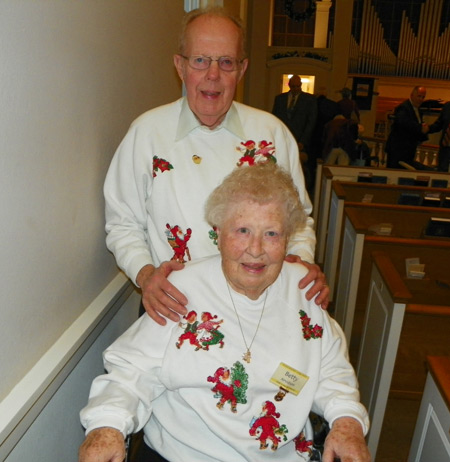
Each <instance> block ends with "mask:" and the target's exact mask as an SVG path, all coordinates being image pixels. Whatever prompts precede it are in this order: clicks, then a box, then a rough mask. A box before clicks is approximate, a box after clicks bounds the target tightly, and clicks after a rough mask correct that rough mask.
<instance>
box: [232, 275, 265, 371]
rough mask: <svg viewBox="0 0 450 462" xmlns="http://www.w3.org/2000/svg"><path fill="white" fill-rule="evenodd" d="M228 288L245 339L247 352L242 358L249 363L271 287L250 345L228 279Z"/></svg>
mask: <svg viewBox="0 0 450 462" xmlns="http://www.w3.org/2000/svg"><path fill="white" fill-rule="evenodd" d="M227 289H228V294H229V295H230V299H231V303H232V305H233V308H234V312H235V313H236V318H237V320H238V323H239V328H240V330H241V335H242V339H243V340H244V344H245V348H246V352H245V353H244V354H243V356H242V359H243V360H244V361H246V362H247V363H249V362H250V361H251V360H252V353H251V351H250V350H251V348H252V345H253V342H254V341H255V338H256V334H257V333H258V330H259V326H260V325H261V320H262V317H263V314H264V309H265V308H266V301H267V295H268V293H269V289H267V290H266V297H265V298H264V305H263V307H262V310H261V315H260V317H259V321H258V325H257V326H256V330H255V333H254V335H253V338H252V341H251V342H250V345H247V340H245V335H244V330H243V329H242V324H241V319H240V317H239V314H238V312H237V309H236V305H235V304H234V300H233V297H232V296H231V290H230V285H229V284H228V281H227Z"/></svg>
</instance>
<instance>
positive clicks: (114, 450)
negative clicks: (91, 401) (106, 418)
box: [78, 427, 126, 462]
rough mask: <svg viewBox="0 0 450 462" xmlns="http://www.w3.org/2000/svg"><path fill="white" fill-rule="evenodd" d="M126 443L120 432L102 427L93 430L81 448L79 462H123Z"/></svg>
mask: <svg viewBox="0 0 450 462" xmlns="http://www.w3.org/2000/svg"><path fill="white" fill-rule="evenodd" d="M125 455H126V453H125V441H124V439H123V435H122V433H121V432H120V431H119V430H116V429H115V428H110V427H102V428H97V429H95V430H92V431H91V432H90V433H89V434H88V435H87V436H86V439H85V440H84V442H83V444H82V445H81V446H80V450H79V452H78V462H123V460H124V459H125Z"/></svg>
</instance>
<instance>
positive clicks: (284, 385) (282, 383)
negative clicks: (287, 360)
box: [270, 363, 309, 401]
mask: <svg viewBox="0 0 450 462" xmlns="http://www.w3.org/2000/svg"><path fill="white" fill-rule="evenodd" d="M308 380H309V377H308V376H307V375H305V374H302V373H301V372H299V371H297V370H295V369H294V368H292V367H290V366H288V365H287V364H284V363H280V365H279V366H278V367H277V370H276V371H275V373H274V374H273V375H272V378H271V379H270V382H271V383H273V384H275V385H276V386H277V387H280V391H279V392H278V393H277V395H276V396H275V400H277V401H281V400H282V399H283V398H284V396H285V395H286V393H288V392H289V393H292V394H294V395H295V396H297V395H298V394H299V393H300V391H301V390H302V388H303V387H304V386H305V384H306V382H307V381H308Z"/></svg>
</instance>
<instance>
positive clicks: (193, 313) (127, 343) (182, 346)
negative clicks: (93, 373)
mask: <svg viewBox="0 0 450 462" xmlns="http://www.w3.org/2000/svg"><path fill="white" fill-rule="evenodd" d="M305 272H306V269H305V268H304V267H303V266H302V265H299V264H290V263H284V265H283V269H282V271H281V273H280V276H279V277H278V279H277V280H276V281H275V282H274V283H273V284H272V285H271V286H270V287H269V288H268V289H267V290H268V293H267V299H266V293H264V294H262V295H261V297H260V298H259V299H258V300H255V301H253V300H250V299H248V298H247V297H245V296H243V295H241V294H238V293H236V292H234V291H232V292H231V294H232V297H233V301H234V305H235V306H236V311H237V313H238V315H236V312H235V310H234V308H233V304H232V302H231V299H230V293H229V292H228V288H227V283H226V280H225V278H224V276H223V273H222V269H221V259H220V256H213V257H209V258H206V259H200V260H197V261H196V262H192V263H190V264H187V265H186V267H185V268H184V269H183V270H182V271H177V272H173V273H172V274H171V275H170V279H171V281H172V282H173V283H174V284H175V285H177V287H179V288H180V289H181V290H182V291H184V293H186V294H187V296H188V299H189V301H190V303H189V306H188V309H189V312H190V313H189V314H188V315H187V316H186V318H187V319H185V320H184V321H183V322H182V323H180V325H178V324H176V323H172V322H168V323H167V325H166V326H160V325H158V324H156V323H155V322H153V321H152V320H151V319H150V318H149V317H148V316H147V315H144V316H142V317H141V318H140V319H139V320H138V321H137V322H136V323H135V324H134V325H133V326H132V327H131V328H130V329H129V330H128V331H127V332H125V334H123V335H122V336H121V337H120V338H119V339H118V340H117V341H116V342H115V343H114V344H113V345H112V346H111V347H109V348H108V349H107V351H106V352H105V355H104V359H105V367H106V370H107V371H108V374H105V375H102V376H100V377H98V378H97V379H95V381H94V382H93V385H92V388H91V393H90V398H89V403H88V405H87V407H86V408H84V409H83V410H82V412H81V420H82V423H83V425H84V426H85V427H86V429H87V432H89V431H91V430H93V429H94V428H98V427H104V426H107V427H114V428H117V429H118V430H120V431H121V432H122V433H123V434H124V435H127V434H129V433H132V432H135V431H138V430H139V429H140V428H142V427H144V434H145V441H146V442H147V444H148V445H149V446H151V447H153V448H154V449H155V450H156V451H157V452H159V453H160V454H161V455H162V456H163V457H165V458H166V459H168V460H170V461H173V462H178V461H179V462H191V461H192V462H194V461H195V462H201V461H209V462H211V461H222V462H225V461H228V462H240V461H252V462H254V461H264V460H273V458H275V459H276V460H277V461H286V462H287V461H289V462H292V460H309V455H310V454H309V452H308V440H309V439H310V438H311V434H310V432H309V431H308V430H306V432H305V434H304V435H303V436H304V438H305V441H303V444H299V443H298V440H297V447H296V438H297V437H298V436H299V435H300V434H301V432H302V431H303V430H304V427H305V424H306V422H307V419H308V415H309V412H310V410H313V411H315V412H317V413H318V414H321V415H323V416H324V417H325V418H326V419H327V420H328V421H329V422H330V424H331V425H332V423H333V421H334V420H335V419H337V418H339V417H343V416H349V417H353V418H355V419H357V420H358V421H359V422H360V423H361V425H362V428H363V431H364V432H365V433H366V432H367V430H368V425H369V424H368V417H367V412H366V410H365V409H364V407H363V406H362V405H361V404H360V403H359V392H358V390H357V381H356V377H355V374H354V371H353V369H352V367H351V365H350V363H349V361H348V358H347V350H346V344H345V340H344V335H343V333H342V331H341V329H340V327H339V326H338V325H337V323H336V322H335V321H334V320H332V319H331V318H330V317H329V315H328V314H327V312H326V311H324V310H322V309H320V308H319V307H317V306H316V305H315V304H314V302H308V301H307V300H306V298H305V291H306V289H305V290H302V291H300V290H299V289H298V287H297V283H298V280H299V279H300V278H301V277H302V276H304V274H305ZM264 303H265V308H264V313H263V315H262V318H261V323H260V326H259V328H258V327H257V326H258V322H259V319H260V315H261V310H262V309H263V306H264ZM237 316H239V321H240V324H239V321H238V317H237ZM240 325H241V326H242V332H241V328H240ZM253 337H254V340H253V343H252V339H253ZM244 338H245V342H244ZM245 343H247V346H249V345H250V344H251V347H250V350H251V355H252V358H251V362H250V363H247V362H245V361H244V360H243V358H242V355H243V353H245V351H246V345H245ZM281 363H284V364H285V365H286V366H288V367H284V368H283V367H282V366H281V367H282V368H281V376H289V377H288V380H290V375H291V371H294V375H295V376H297V377H299V376H300V373H301V374H303V375H304V376H306V377H307V380H306V383H305V384H304V386H303V388H301V390H300V391H299V393H298V394H297V395H295V393H294V392H293V391H292V390H291V392H289V393H287V394H286V396H285V397H284V398H283V399H282V401H277V400H275V395H276V394H277V393H278V392H279V391H280V387H279V386H278V384H276V383H273V382H272V381H271V379H272V378H273V377H274V373H275V371H276V370H277V368H278V367H280V364H281ZM226 371H230V372H231V374H230V376H229V377H228V376H227V372H226ZM277 377H278V376H277ZM274 452H275V453H276V454H274Z"/></svg>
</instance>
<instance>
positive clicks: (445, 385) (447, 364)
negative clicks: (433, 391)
mask: <svg viewBox="0 0 450 462" xmlns="http://www.w3.org/2000/svg"><path fill="white" fill-rule="evenodd" d="M427 362H428V366H429V369H430V374H431V375H432V377H433V379H434V381H435V383H436V386H437V387H438V389H439V391H440V393H441V395H442V398H443V399H444V401H445V403H446V404H447V407H448V409H449V410H450V357H448V356H427Z"/></svg>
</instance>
